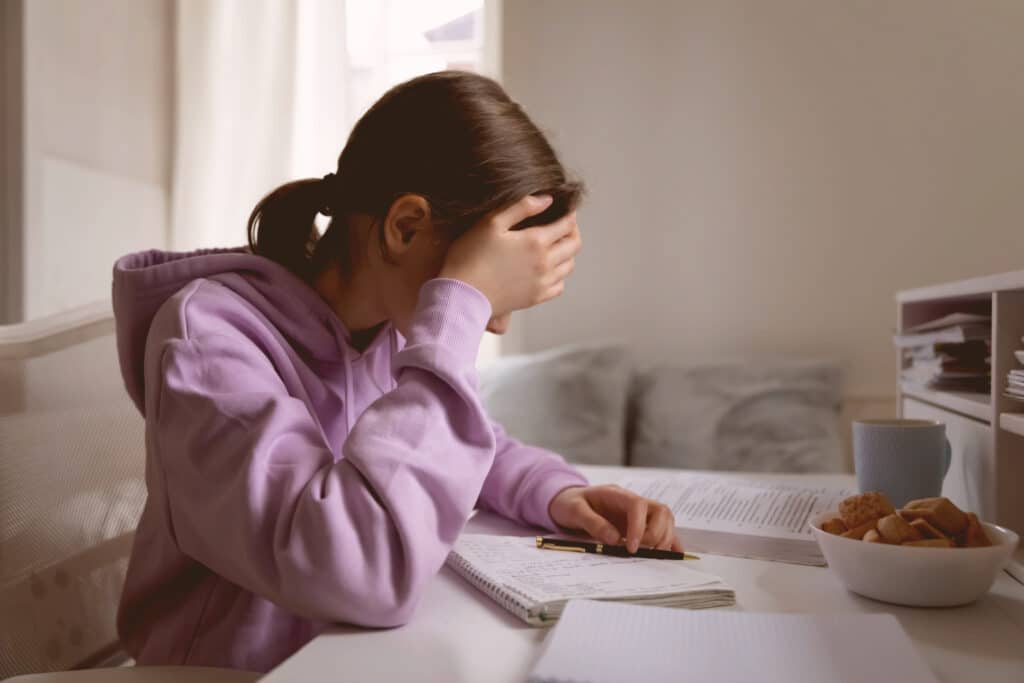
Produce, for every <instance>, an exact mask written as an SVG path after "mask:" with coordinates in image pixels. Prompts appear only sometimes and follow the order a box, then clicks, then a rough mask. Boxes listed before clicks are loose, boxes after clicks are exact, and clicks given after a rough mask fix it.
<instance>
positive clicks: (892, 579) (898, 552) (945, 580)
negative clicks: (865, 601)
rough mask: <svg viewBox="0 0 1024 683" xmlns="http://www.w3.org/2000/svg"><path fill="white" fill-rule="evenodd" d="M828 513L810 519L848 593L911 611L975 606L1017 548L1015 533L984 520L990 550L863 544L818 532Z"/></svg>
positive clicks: (825, 554) (823, 552)
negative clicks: (889, 603) (849, 591)
mask: <svg viewBox="0 0 1024 683" xmlns="http://www.w3.org/2000/svg"><path fill="white" fill-rule="evenodd" d="M828 514H829V513H823V514H820V515H818V516H817V517H815V518H814V519H813V520H811V531H812V532H813V533H814V536H815V538H817V539H818V546H819V547H820V548H821V552H822V554H823V555H824V556H825V560H826V561H827V562H828V566H829V567H831V568H832V571H834V572H835V573H836V576H838V577H839V580H840V581H842V582H843V583H844V584H845V585H846V587H847V588H848V589H850V590H851V591H853V592H854V593H857V594H859V595H863V596H865V597H868V598H873V599H875V600H881V601H883V602H891V603H895V604H897V605H911V606H914V607H951V606H953V605H965V604H967V603H969V602H974V601H975V600H977V599H978V598H980V597H981V596H982V595H984V594H985V593H986V592H988V589H989V588H991V587H992V583H993V582H994V581H995V580H996V576H997V575H998V574H999V572H1000V571H1002V569H1003V567H1005V566H1006V564H1007V562H1008V561H1009V559H1010V557H1011V556H1012V555H1013V552H1014V550H1016V548H1017V542H1018V540H1019V539H1018V537H1017V534H1015V533H1014V532H1012V531H1010V530H1009V529H1005V528H1003V527H1001V526H996V525H995V524H989V523H987V522H983V524H984V526H985V531H986V532H987V533H988V537H989V539H990V540H991V541H992V545H991V546H990V547H988V548H928V547H915V546H900V545H887V544H885V543H867V542H865V541H858V540H855V539H852V538H843V537H842V536H836V535H835V534H830V533H828V532H827V531H822V530H821V527H820V526H819V525H820V524H821V522H822V520H824V519H825V518H826V517H827V516H828Z"/></svg>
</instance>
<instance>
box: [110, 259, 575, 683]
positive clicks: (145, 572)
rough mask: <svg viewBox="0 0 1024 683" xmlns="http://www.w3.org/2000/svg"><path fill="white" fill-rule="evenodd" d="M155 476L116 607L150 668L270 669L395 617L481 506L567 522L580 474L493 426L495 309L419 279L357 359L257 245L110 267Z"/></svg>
mask: <svg viewBox="0 0 1024 683" xmlns="http://www.w3.org/2000/svg"><path fill="white" fill-rule="evenodd" d="M114 311H115V314H116V321H117V345H118V353H119V355H120V360H121V372H122V374H123V376H124V381H125V384H126V386H127V389H128V393H129V394H130V395H131V397H132V400H134V401H135V404H136V405H137V406H138V408H139V410H140V411H141V412H142V414H143V415H144V416H145V418H146V485H147V488H148V491H149V497H148V499H147V501H146V506H145V509H144V510H143V513H142V518H141V520H140V521H139V527H138V532H137V534H136V537H135V545H134V547H133V549H132V555H131V561H130V564H129V567H128V575H127V578H126V581H125V586H124V593H123V595H122V599H121V605H120V610H119V613H118V631H119V633H120V636H121V640H122V642H123V644H124V646H125V648H126V649H127V650H128V652H129V653H131V654H132V655H133V656H134V657H135V658H136V660H137V661H138V662H139V663H140V664H193V665H207V666H227V667H235V668H240V669H248V670H253V671H266V670H269V669H270V668H272V667H274V666H275V665H277V664H278V663H279V662H281V661H282V660H283V659H285V658H286V657H288V656H289V655H290V654H292V653H293V652H295V651H296V650H297V649H298V648H299V647H300V646H302V645H303V644H304V643H306V642H307V641H309V640H310V639H311V638H313V637H314V636H315V635H317V633H319V632H320V631H322V630H323V629H324V628H325V627H326V626H327V625H328V624H330V623H332V622H347V623H350V624H358V625H362V626H373V627H387V626H398V625H401V624H403V623H405V622H406V621H408V620H409V618H410V617H411V615H412V612H413V609H414V608H415V605H416V602H417V600H418V599H419V597H420V595H421V594H422V593H423V591H424V589H425V588H426V586H427V584H428V582H429V581H430V580H431V578H432V577H433V576H434V575H435V574H436V573H437V572H438V571H439V569H440V568H441V566H442V564H443V563H444V560H445V557H446V556H447V555H448V552H449V550H450V549H451V547H452V545H453V544H454V543H455V539H456V538H457V537H458V535H459V532H460V531H461V530H462V527H463V525H464V524H465V522H466V520H467V519H468V518H469V515H470V513H471V512H472V510H473V508H474V506H477V505H479V506H481V507H484V508H488V509H490V510H494V511H495V512H498V513H499V514H502V515H504V516H506V517H509V518H512V519H515V520H519V521H520V522H523V523H526V524H530V525H537V526H542V527H547V528H549V529H555V528H556V527H555V525H554V523H553V522H552V520H551V518H550V517H549V515H548V512H547V510H548V504H549V502H550V501H551V499H552V498H553V497H554V495H555V494H556V493H558V492H559V491H560V490H562V489H564V488H565V487H567V486H574V485H583V484H585V483H586V481H585V480H584V479H583V477H582V476H580V474H579V473H577V472H576V471H575V470H574V469H572V468H571V467H569V466H568V465H566V464H565V463H564V462H563V460H562V459H561V458H560V457H558V456H557V455H554V454H552V453H549V452H547V451H543V450H540V449H537V448H531V447H529V446H524V445H522V444H520V443H518V442H516V441H514V440H512V439H510V438H509V437H508V436H506V435H505V433H504V432H503V431H502V429H501V428H500V427H498V426H497V425H494V424H492V423H491V422H490V421H489V420H488V418H487V415H486V414H485V413H484V409H483V407H482V406H481V403H480V398H479V396H478V393H477V379H476V372H475V369H474V362H475V358H476V353H477V349H478V346H479V344H480V339H481V336H482V335H483V332H484V328H485V327H486V325H487V321H488V318H489V317H490V315H491V309H490V305H489V303H488V301H487V299H486V297H484V296H483V295H482V294H481V293H480V292H479V291H477V290H476V289H474V288H473V287H471V286H469V285H467V284H465V283H463V282H459V281H457V280H445V279H436V280H431V281H430V282H427V283H426V284H425V285H424V286H423V288H422V290H421V291H420V295H419V302H418V306H417V308H416V313H415V315H414V317H413V322H412V325H411V328H410V332H409V339H408V340H403V338H402V337H401V336H400V335H399V334H398V333H397V332H396V331H395V330H394V329H393V328H392V327H391V326H390V325H389V326H386V327H385V328H384V329H383V330H382V331H381V332H380V334H378V335H377V337H376V339H375V340H374V341H373V342H372V344H371V345H370V346H369V347H368V348H367V349H366V350H365V351H363V352H362V353H359V352H357V351H355V350H354V349H353V348H352V347H351V346H350V345H349V341H348V340H349V337H348V333H347V331H346V330H345V328H344V327H343V326H342V324H341V321H340V320H339V319H338V317H337V316H336V315H335V314H334V312H333V311H332V310H331V308H330V307H329V306H328V305H327V303H326V302H324V301H323V300H322V299H321V298H320V297H319V295H318V294H317V293H316V292H315V291H314V290H313V289H312V288H311V287H309V286H308V285H306V284H305V283H304V282H302V281H301V280H299V279H298V278H296V277H295V276H293V275H292V274H291V273H290V272H288V271H287V270H286V269H284V268H282V267H281V266H279V265H277V264H276V263H274V262H272V261H270V260H268V259H265V258H262V257H259V256H254V255H252V254H250V253H247V252H245V251H244V250H213V251H203V252H194V253H189V254H178V253H165V252H159V251H149V252H144V253H139V254H132V255H129V256H125V257H124V258H122V259H120V260H119V261H118V262H117V263H116V264H115V266H114Z"/></svg>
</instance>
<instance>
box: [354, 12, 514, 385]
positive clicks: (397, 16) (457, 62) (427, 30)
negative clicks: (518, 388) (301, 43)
mask: <svg viewBox="0 0 1024 683" xmlns="http://www.w3.org/2000/svg"><path fill="white" fill-rule="evenodd" d="M487 5H488V6H490V5H491V3H487ZM485 9H493V7H488V8H485V3H484V1H483V0H430V1H429V2H424V1H423V0H346V7H345V12H346V17H345V19H346V22H345V24H346V40H347V43H348V78H349V85H348V97H347V101H346V110H347V111H346V119H347V120H346V123H347V124H348V125H349V126H350V127H351V126H353V125H355V122H356V121H357V120H358V119H359V117H360V116H362V114H363V112H365V111H366V110H367V109H368V108H369V107H370V105H372V104H373V103H374V102H375V101H376V100H377V98H379V97H380V96H381V95H383V94H384V93H385V92H386V91H387V90H388V89H389V88H391V87H392V86H394V85H397V84H398V83H401V82H402V81H406V80H408V79H410V78H414V77H416V76H419V75H421V74H426V73H431V72H433V71H442V70H445V69H464V70H467V71H475V72H478V73H484V72H486V71H488V69H487V68H486V67H485V63H484V61H485V52H484V40H485V37H484V35H485V30H484V12H485ZM499 353H500V338H499V337H497V336H495V335H492V334H487V335H485V336H484V340H483V343H482V344H481V345H480V354H479V356H478V359H477V364H478V365H482V364H486V363H487V362H489V361H491V360H493V359H494V358H496V357H497V356H498V355H499Z"/></svg>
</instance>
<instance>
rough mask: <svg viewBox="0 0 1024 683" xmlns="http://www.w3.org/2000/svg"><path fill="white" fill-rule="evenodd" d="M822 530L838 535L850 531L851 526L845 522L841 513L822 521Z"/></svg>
mask: <svg viewBox="0 0 1024 683" xmlns="http://www.w3.org/2000/svg"><path fill="white" fill-rule="evenodd" d="M821 530H822V531H827V532H828V533H830V534H835V535H837V536H838V535H839V534H842V533H843V532H846V531H849V528H848V527H847V526H846V524H845V523H844V522H843V518H842V517H840V516H839V515H832V516H830V517H828V518H827V519H825V520H824V521H823V522H822V523H821Z"/></svg>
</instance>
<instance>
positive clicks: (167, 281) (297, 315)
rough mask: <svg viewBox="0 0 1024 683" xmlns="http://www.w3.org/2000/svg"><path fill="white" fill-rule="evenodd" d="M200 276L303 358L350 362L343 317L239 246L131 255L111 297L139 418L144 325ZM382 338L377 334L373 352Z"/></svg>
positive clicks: (118, 269)
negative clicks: (240, 302) (246, 307)
mask: <svg viewBox="0 0 1024 683" xmlns="http://www.w3.org/2000/svg"><path fill="white" fill-rule="evenodd" d="M200 278H205V279H210V280H215V281H217V282H219V283H220V284H222V285H224V286H225V287H227V288H228V289H230V290H232V291H233V292H235V293H236V294H238V295H239V296H240V297H241V298H242V299H244V300H245V301H246V302H248V303H249V304H251V305H252V306H254V307H255V308H256V309H257V310H259V311H260V313H262V314H263V315H264V316H265V317H266V318H267V320H268V321H269V322H270V323H271V324H272V325H273V326H274V327H275V328H277V330H278V331H280V332H281V334H282V335H284V337H285V338H286V339H287V340H288V341H289V343H290V344H291V345H292V346H293V347H294V348H296V349H297V350H298V351H299V352H300V353H303V355H305V356H307V357H308V358H311V359H317V360H321V361H335V362H337V361H342V362H348V361H349V360H350V359H349V358H348V355H349V354H355V351H353V350H351V349H350V347H349V345H348V341H347V340H348V338H349V335H348V333H347V332H346V331H345V329H344V326H343V325H342V323H341V320H340V319H339V318H338V316H337V315H335V313H334V311H332V310H331V308H330V306H329V305H328V304H327V302H325V301H324V300H323V299H321V298H320V295H319V294H318V293H317V292H316V291H315V290H314V289H313V288H312V287H310V286H309V285H307V284H306V283H305V282H303V281H302V280H301V279H299V278H298V277H296V276H295V275H293V274H292V273H291V272H290V271H289V270H288V269H286V268H284V267H283V266H281V265H278V264H277V263H275V262H274V261H271V260H270V259H268V258H265V257H263V256H256V255H255V254H253V253H251V252H250V251H249V250H248V249H246V248H244V247H239V248H236V249H204V250H199V251H193V252H168V251H159V250H150V251H144V252H138V253H135V254H129V255H127V256H123V257H122V258H120V259H118V260H117V262H116V263H115V264H114V280H113V293H112V298H113V306H114V319H115V327H116V334H117V353H118V358H119V361H120V365H121V376H122V377H123V379H124V384H125V388H126V389H127V390H128V394H129V396H131V398H132V401H134V402H135V405H136V407H138V409H139V411H140V412H142V413H143V414H145V408H144V407H145V382H144V377H145V355H146V354H145V352H146V338H147V335H148V334H149V328H150V325H151V323H152V322H153V318H154V317H155V316H156V313H157V311H158V310H160V307H161V306H162V305H163V304H164V302H166V301H167V300H168V299H169V298H170V297H171V296H173V295H174V294H175V293H176V292H177V291H178V290H180V289H181V288H182V287H184V286H185V285H187V284H188V283H189V282H191V281H193V280H197V279H200ZM386 336H387V335H385V334H381V335H378V338H377V339H376V340H375V341H374V344H373V345H372V346H371V348H372V347H376V346H377V345H378V343H379V341H380V339H381V338H384V337H386ZM368 351H370V349H367V350H366V351H364V353H366V352H368Z"/></svg>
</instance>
